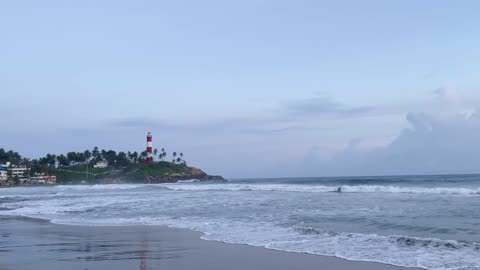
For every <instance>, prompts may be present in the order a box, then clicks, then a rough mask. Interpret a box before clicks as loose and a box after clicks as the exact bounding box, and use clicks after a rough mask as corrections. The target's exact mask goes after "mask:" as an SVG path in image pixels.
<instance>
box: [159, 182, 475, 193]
mask: <svg viewBox="0 0 480 270" xmlns="http://www.w3.org/2000/svg"><path fill="white" fill-rule="evenodd" d="M162 186H164V187H166V188H168V189H171V190H186V191H203V190H222V191H279V192H282V191H285V192H319V193H322V192H323V193H324V192H338V191H339V188H340V192H342V193H376V192H378V193H428V194H457V195H479V194H480V188H449V187H431V188H430V187H401V186H382V185H344V186H322V185H295V184H198V185H192V184H182V183H179V184H163V185H162Z"/></svg>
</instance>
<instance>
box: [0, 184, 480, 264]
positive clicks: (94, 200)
mask: <svg viewBox="0 0 480 270" xmlns="http://www.w3.org/2000/svg"><path fill="white" fill-rule="evenodd" d="M339 187H341V192H336V191H338V188H339ZM0 214H2V215H22V216H28V217H37V218H44V219H49V220H51V221H52V222H54V223H59V224H71V225H94V226H102V225H137V224H151V225H156V224H158V225H167V226H172V227H179V228H189V229H193V230H197V231H200V232H203V233H204V234H205V235H204V236H203V238H204V239H207V240H215V241H222V242H226V243H239V244H248V245H253V246H262V247H266V248H270V249H276V250H284V251H289V252H302V253H311V254H319V255H327V256H336V257H340V258H345V259H348V260H358V261H372V262H381V263H388V264H393V265H399V266H412V267H422V268H426V269H444V270H447V269H448V270H450V269H456V270H467V269H468V270H478V269H480V176H479V175H463V176H458V175H455V176H396V177H344V178H285V179H244V180H230V181H228V182H225V183H216V182H196V181H186V182H182V183H176V184H158V185H140V184H138V185H131V184H128V185H94V186H56V187H18V188H8V189H0Z"/></svg>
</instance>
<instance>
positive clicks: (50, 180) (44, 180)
mask: <svg viewBox="0 0 480 270" xmlns="http://www.w3.org/2000/svg"><path fill="white" fill-rule="evenodd" d="M28 182H29V184H47V185H55V184H56V183H57V177H56V176H54V175H47V174H45V173H35V175H34V176H33V177H30V178H29V179H28Z"/></svg>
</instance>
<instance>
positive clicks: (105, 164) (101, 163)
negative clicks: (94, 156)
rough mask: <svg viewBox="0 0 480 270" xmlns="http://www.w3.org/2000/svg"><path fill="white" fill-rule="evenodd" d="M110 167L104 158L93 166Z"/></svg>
mask: <svg viewBox="0 0 480 270" xmlns="http://www.w3.org/2000/svg"><path fill="white" fill-rule="evenodd" d="M107 167H108V162H106V161H104V160H102V161H99V162H97V164H95V165H93V168H107Z"/></svg>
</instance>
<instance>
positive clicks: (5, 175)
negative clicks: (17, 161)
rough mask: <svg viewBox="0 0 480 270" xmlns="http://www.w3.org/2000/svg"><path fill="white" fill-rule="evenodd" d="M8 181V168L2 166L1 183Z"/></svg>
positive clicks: (0, 167) (0, 169)
mask: <svg viewBox="0 0 480 270" xmlns="http://www.w3.org/2000/svg"><path fill="white" fill-rule="evenodd" d="M7 180H8V166H7V165H0V181H7Z"/></svg>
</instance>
